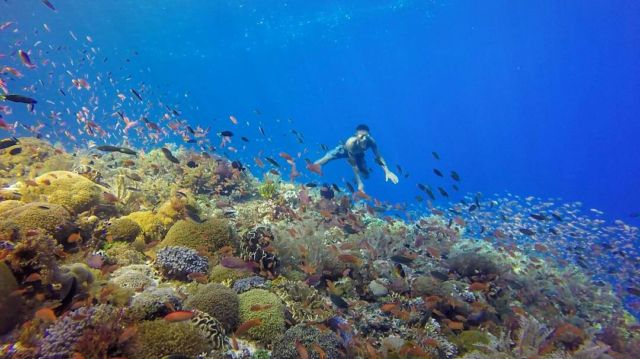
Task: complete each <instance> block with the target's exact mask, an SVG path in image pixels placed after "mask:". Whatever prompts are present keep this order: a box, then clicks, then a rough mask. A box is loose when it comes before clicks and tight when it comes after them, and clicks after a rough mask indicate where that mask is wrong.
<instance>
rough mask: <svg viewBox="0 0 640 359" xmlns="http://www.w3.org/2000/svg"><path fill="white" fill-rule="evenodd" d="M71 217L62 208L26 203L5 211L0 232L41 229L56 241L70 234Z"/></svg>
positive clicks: (0, 220) (0, 224) (0, 218)
mask: <svg viewBox="0 0 640 359" xmlns="http://www.w3.org/2000/svg"><path fill="white" fill-rule="evenodd" d="M71 227H72V222H71V216H70V214H69V212H68V211H67V210H66V209H64V208H63V207H62V206H60V205H57V204H52V203H42V202H33V203H27V204H24V205H21V206H18V207H15V208H13V209H10V210H6V211H4V212H3V213H2V216H1V217H0V232H6V231H8V230H14V229H15V230H19V231H21V232H26V231H28V230H30V229H41V230H43V231H45V232H47V233H49V234H51V235H53V236H54V237H55V238H56V239H58V240H62V239H65V238H66V236H68V235H69V234H70V229H71Z"/></svg>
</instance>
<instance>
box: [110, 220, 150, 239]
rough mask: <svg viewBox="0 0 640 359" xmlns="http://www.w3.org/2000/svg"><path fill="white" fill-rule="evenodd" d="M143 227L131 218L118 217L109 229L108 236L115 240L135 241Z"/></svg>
mask: <svg viewBox="0 0 640 359" xmlns="http://www.w3.org/2000/svg"><path fill="white" fill-rule="evenodd" d="M140 232H142V228H140V226H139V225H138V224H137V223H136V222H134V221H133V220H131V219H129V218H117V219H115V220H114V221H112V222H111V225H110V226H109V229H107V238H108V239H110V240H113V241H124V242H133V241H134V240H135V239H136V237H137V236H138V235H139V234H140Z"/></svg>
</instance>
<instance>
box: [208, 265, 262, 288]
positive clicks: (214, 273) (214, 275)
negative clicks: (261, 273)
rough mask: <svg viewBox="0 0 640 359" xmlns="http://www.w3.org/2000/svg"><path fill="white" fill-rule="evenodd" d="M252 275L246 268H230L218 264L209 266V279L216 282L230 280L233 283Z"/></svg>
mask: <svg viewBox="0 0 640 359" xmlns="http://www.w3.org/2000/svg"><path fill="white" fill-rule="evenodd" d="M251 276H253V272H251V271H248V270H237V269H232V268H226V267H223V266H222V265H220V264H218V265H216V266H214V267H213V268H211V273H210V274H209V279H210V280H211V281H212V282H216V283H225V282H230V283H231V284H233V283H234V282H235V281H237V280H239V279H242V278H247V277H251Z"/></svg>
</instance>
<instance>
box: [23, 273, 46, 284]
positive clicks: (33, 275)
mask: <svg viewBox="0 0 640 359" xmlns="http://www.w3.org/2000/svg"><path fill="white" fill-rule="evenodd" d="M41 280H42V276H41V275H40V273H31V274H29V275H28V276H27V278H25V279H24V282H25V283H32V282H39V281H41Z"/></svg>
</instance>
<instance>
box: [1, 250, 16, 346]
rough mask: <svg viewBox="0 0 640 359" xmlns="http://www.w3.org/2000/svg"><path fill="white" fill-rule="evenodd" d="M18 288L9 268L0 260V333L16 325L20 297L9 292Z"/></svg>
mask: <svg viewBox="0 0 640 359" xmlns="http://www.w3.org/2000/svg"><path fill="white" fill-rule="evenodd" d="M16 289H18V282H17V281H16V278H15V277H14V276H13V273H12V272H11V269H9V266H7V265H6V264H5V263H4V262H0V308H5V310H1V311H0V335H2V334H5V333H7V332H8V331H10V330H11V329H13V327H14V326H15V325H16V323H17V321H18V315H19V313H20V311H19V310H18V308H19V307H20V306H21V297H20V296H15V295H12V294H11V293H12V292H13V291H15V290H16Z"/></svg>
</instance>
